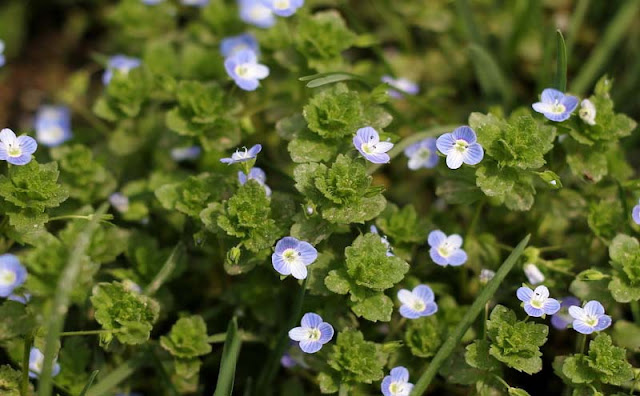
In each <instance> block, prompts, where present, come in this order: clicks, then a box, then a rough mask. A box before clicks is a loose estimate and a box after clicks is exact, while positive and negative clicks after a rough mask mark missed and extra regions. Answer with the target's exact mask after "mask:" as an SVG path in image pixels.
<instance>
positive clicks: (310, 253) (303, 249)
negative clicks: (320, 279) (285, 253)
mask: <svg viewBox="0 0 640 396" xmlns="http://www.w3.org/2000/svg"><path fill="white" fill-rule="evenodd" d="M297 250H298V252H299V253H300V260H301V261H302V262H303V263H304V264H305V265H309V264H311V263H313V262H314V261H316V259H317V258H318V251H317V250H316V248H314V247H313V246H311V244H310V243H309V242H304V241H300V244H299V245H298V249H297Z"/></svg>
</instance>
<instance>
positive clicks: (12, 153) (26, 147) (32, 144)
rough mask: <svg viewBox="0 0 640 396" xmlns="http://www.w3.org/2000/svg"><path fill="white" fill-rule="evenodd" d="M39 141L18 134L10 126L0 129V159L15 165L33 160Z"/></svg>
mask: <svg viewBox="0 0 640 396" xmlns="http://www.w3.org/2000/svg"><path fill="white" fill-rule="evenodd" d="M37 148H38V143H36V141H35V139H34V138H32V137H29V136H25V135H22V136H18V137H16V134H15V133H13V131H12V130H11V129H9V128H4V129H3V130H2V131H0V160H2V161H7V162H8V163H10V164H13V165H25V164H28V163H29V162H31V154H33V153H35V152H36V149H37Z"/></svg>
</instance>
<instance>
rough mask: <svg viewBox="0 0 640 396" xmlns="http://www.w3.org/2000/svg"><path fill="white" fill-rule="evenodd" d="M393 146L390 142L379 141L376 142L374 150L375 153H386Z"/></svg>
mask: <svg viewBox="0 0 640 396" xmlns="http://www.w3.org/2000/svg"><path fill="white" fill-rule="evenodd" d="M392 148H393V143H391V142H379V143H376V150H375V151H376V152H377V153H386V152H387V151H389V150H391V149H392Z"/></svg>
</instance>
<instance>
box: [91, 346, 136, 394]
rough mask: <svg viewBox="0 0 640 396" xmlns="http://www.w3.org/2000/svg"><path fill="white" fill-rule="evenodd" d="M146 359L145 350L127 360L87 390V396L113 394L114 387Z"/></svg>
mask: <svg viewBox="0 0 640 396" xmlns="http://www.w3.org/2000/svg"><path fill="white" fill-rule="evenodd" d="M146 361H147V358H146V353H144V352H143V353H141V354H139V355H138V356H136V357H134V358H132V359H130V360H127V361H126V362H124V363H122V364H121V365H119V366H118V367H117V368H116V369H115V370H113V371H112V372H110V373H109V374H107V375H106V376H105V377H104V378H102V379H101V380H100V382H98V383H97V384H96V385H95V386H92V387H91V388H90V389H89V391H88V392H87V396H106V395H112V394H113V393H114V392H113V388H115V387H116V386H118V385H120V384H121V383H122V382H123V381H125V380H126V379H127V378H129V377H130V376H131V375H133V373H135V372H136V370H138V369H139V368H140V367H141V366H142V365H143V364H144V363H145V362H146Z"/></svg>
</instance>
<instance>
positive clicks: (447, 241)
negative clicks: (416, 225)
mask: <svg viewBox="0 0 640 396" xmlns="http://www.w3.org/2000/svg"><path fill="white" fill-rule="evenodd" d="M427 241H428V242H429V246H430V247H431V249H429V255H430V256H431V259H432V260H433V262H434V263H436V264H438V265H441V266H443V267H446V266H447V265H452V266H454V267H457V266H459V265H462V264H464V263H465V262H466V261H467V253H466V252H465V251H464V250H462V249H460V247H461V246H462V237H461V236H460V235H458V234H452V235H449V236H447V234H445V233H444V232H442V231H440V230H435V231H431V233H430V234H429V238H428V240H427Z"/></svg>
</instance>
